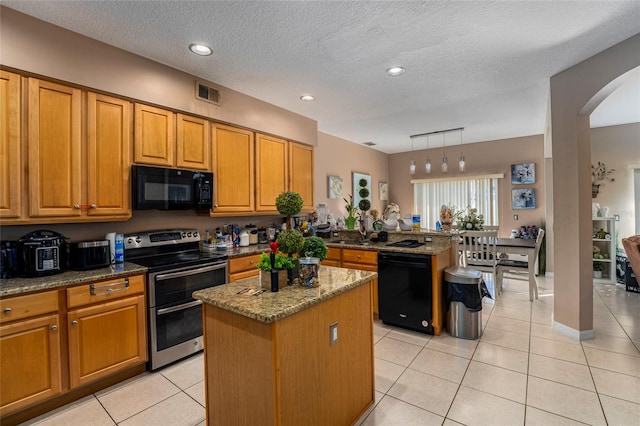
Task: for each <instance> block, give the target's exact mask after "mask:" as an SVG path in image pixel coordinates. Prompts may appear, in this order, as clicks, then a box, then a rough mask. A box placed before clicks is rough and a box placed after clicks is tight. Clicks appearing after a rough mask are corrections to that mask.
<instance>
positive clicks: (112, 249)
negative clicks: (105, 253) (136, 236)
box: [104, 232, 116, 263]
mask: <svg viewBox="0 0 640 426" xmlns="http://www.w3.org/2000/svg"><path fill="white" fill-rule="evenodd" d="M104 239H105V240H108V241H109V259H111V263H116V233H115V232H109V233H108V234H107V235H105V236H104Z"/></svg>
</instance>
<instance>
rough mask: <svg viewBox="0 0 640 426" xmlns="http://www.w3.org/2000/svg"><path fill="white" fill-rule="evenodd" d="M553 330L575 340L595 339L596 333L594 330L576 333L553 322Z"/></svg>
mask: <svg viewBox="0 0 640 426" xmlns="http://www.w3.org/2000/svg"><path fill="white" fill-rule="evenodd" d="M553 329H554V330H556V331H559V332H560V333H562V334H564V335H566V336H569V337H571V338H572V339H575V340H589V339H595V337H596V332H595V331H594V330H583V331H578V330H574V329H573V328H571V327H568V326H566V325H564V324H562V323H559V322H557V321H554V322H553Z"/></svg>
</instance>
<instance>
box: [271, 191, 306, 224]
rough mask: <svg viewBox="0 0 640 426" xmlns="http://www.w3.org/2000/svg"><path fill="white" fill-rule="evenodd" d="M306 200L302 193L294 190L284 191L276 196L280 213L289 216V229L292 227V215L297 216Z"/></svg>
mask: <svg viewBox="0 0 640 426" xmlns="http://www.w3.org/2000/svg"><path fill="white" fill-rule="evenodd" d="M303 204H304V201H303V200H302V197H301V196H300V194H298V193H297V192H294V191H286V192H282V193H281V194H280V195H278V197H276V209H278V213H280V214H281V215H283V216H286V218H287V229H291V216H295V215H297V214H298V213H300V211H301V210H302V205H303Z"/></svg>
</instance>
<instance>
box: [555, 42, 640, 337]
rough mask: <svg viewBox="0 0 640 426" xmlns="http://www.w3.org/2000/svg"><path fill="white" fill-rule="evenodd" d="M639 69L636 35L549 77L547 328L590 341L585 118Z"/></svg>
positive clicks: (588, 147) (588, 167)
mask: <svg viewBox="0 0 640 426" xmlns="http://www.w3.org/2000/svg"><path fill="white" fill-rule="evenodd" d="M638 67H640V34H637V35H635V36H633V37H631V38H629V39H627V40H625V41H623V42H621V43H618V44H617V45H615V46H613V47H611V48H609V49H607V50H604V51H602V52H600V53H598V54H597V55H595V56H593V57H591V58H589V59H587V60H585V61H583V62H581V63H579V64H577V65H575V66H573V67H571V68H569V69H567V70H565V71H562V72H561V73H559V74H556V75H554V76H553V77H551V81H550V105H551V151H552V161H551V168H552V176H553V187H552V194H551V199H552V206H553V207H552V208H553V213H552V221H551V222H552V223H553V257H554V323H553V327H554V329H556V330H559V331H561V332H563V333H565V334H567V335H570V336H572V337H574V338H576V339H581V340H582V339H588V338H592V337H593V336H594V331H593V299H592V292H593V289H592V283H593V279H592V274H591V258H592V253H591V250H592V248H591V227H592V224H591V186H590V184H589V182H590V178H591V129H590V125H589V114H591V112H592V111H593V110H594V109H595V107H596V106H597V105H598V104H599V103H600V102H602V100H603V99H604V98H606V96H608V95H609V94H610V93H611V92H612V91H613V90H615V88H617V87H618V86H619V85H620V84H621V83H622V82H623V80H624V77H623V79H622V80H621V79H620V77H621V76H624V75H625V74H627V73H629V72H630V71H632V70H634V69H635V68H638Z"/></svg>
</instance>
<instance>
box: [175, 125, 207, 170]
mask: <svg viewBox="0 0 640 426" xmlns="http://www.w3.org/2000/svg"><path fill="white" fill-rule="evenodd" d="M176 118H177V120H176V130H177V135H176V142H177V145H176V165H177V166H178V167H179V168H184V169H189V170H206V171H209V170H211V153H210V152H211V150H210V146H211V132H210V130H209V126H210V124H209V121H207V120H204V119H202V118H196V117H191V116H189V115H184V114H177V116H176Z"/></svg>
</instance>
